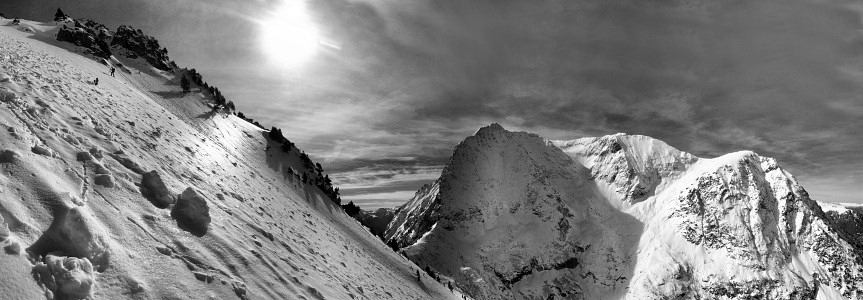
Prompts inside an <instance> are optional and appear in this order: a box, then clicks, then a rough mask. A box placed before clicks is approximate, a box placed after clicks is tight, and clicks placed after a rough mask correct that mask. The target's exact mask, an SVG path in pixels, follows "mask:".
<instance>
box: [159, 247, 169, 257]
mask: <svg viewBox="0 0 863 300" xmlns="http://www.w3.org/2000/svg"><path fill="white" fill-rule="evenodd" d="M156 251H159V253H162V254H164V255H171V249H170V248H168V247H165V246H156Z"/></svg>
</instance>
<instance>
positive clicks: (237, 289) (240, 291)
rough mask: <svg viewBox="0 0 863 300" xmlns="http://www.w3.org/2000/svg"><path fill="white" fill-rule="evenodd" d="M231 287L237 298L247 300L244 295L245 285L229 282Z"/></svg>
mask: <svg viewBox="0 0 863 300" xmlns="http://www.w3.org/2000/svg"><path fill="white" fill-rule="evenodd" d="M231 287H232V288H233V289H234V293H235V294H237V297H240V299H248V296H247V295H246V284H245V283H243V282H240V281H233V282H231Z"/></svg>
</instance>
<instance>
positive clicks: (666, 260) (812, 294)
mask: <svg viewBox="0 0 863 300" xmlns="http://www.w3.org/2000/svg"><path fill="white" fill-rule="evenodd" d="M436 185H438V186H439V192H438V194H437V195H436V196H432V194H433V193H429V192H428V191H427V192H425V193H422V195H423V196H421V197H415V198H414V199H412V201H411V202H409V203H408V204H406V205H405V206H404V207H403V208H402V209H403V210H408V212H405V211H401V212H400V213H401V214H403V215H405V216H408V217H407V220H405V219H402V220H397V222H394V223H393V224H391V225H390V226H391V228H392V227H395V226H397V225H398V224H399V223H400V224H406V223H425V224H433V225H431V226H427V228H430V229H428V230H427V232H423V231H422V230H419V231H420V232H419V233H414V237H416V236H419V239H418V240H416V242H414V243H413V244H412V245H411V246H409V247H407V248H405V249H404V251H405V253H406V254H407V255H408V257H410V258H411V259H412V260H414V261H416V262H417V263H418V264H419V265H420V266H423V265H428V266H430V268H431V269H433V270H434V271H436V272H439V273H442V274H443V275H444V276H449V277H452V278H454V279H455V280H456V281H457V282H458V285H459V286H461V287H462V288H463V289H465V290H467V291H469V292H470V294H471V295H473V296H475V297H478V298H482V299H498V298H516V299H546V298H548V297H552V295H554V297H563V298H576V299H577V298H587V299H603V298H611V299H613V298H623V297H625V298H632V299H661V298H684V299H700V298H746V297H754V298H765V299H812V298H819V299H844V298H854V299H859V298H861V297H863V293H861V291H863V277H861V276H863V269H861V263H863V256H861V252H863V248H861V247H860V245H859V243H858V242H857V240H856V239H855V237H856V235H855V234H858V233H856V232H855V231H854V230H853V229H851V230H845V229H842V228H840V225H839V224H840V223H841V222H844V224H856V223H854V222H856V220H857V219H855V218H856V217H858V216H856V215H853V214H851V213H853V212H854V211H853V210H850V209H846V208H842V209H841V210H840V209H836V210H838V211H839V213H838V214H837V217H835V218H832V219H831V217H830V216H831V213H830V212H828V213H827V214H825V213H824V212H823V211H822V210H821V207H819V205H818V203H816V202H815V201H813V200H811V199H810V198H809V196H808V194H807V193H806V191H805V190H804V189H803V188H802V187H801V186H800V185H799V184H798V182H797V181H796V180H795V179H794V177H793V176H792V175H791V174H788V173H787V172H786V171H784V170H783V169H782V168H781V167H780V166H779V165H778V163H777V162H776V161H775V160H774V159H771V158H765V157H761V156H758V155H757V154H755V153H752V152H749V151H741V152H736V153H731V154H728V155H725V156H722V157H718V158H713V159H703V158H698V157H695V156H693V155H691V154H688V153H685V152H681V151H679V150H677V149H674V148H673V147H671V146H668V145H667V144H665V143H663V142H661V141H658V140H655V139H652V138H649V137H645V136H628V135H623V134H617V135H612V136H605V137H599V138H585V139H579V140H573V141H543V140H542V139H541V138H540V137H538V136H536V135H532V134H528V133H518V132H508V131H506V130H504V129H503V128H501V127H500V126H499V125H496V124H493V125H491V126H488V127H485V128H482V129H480V130H479V131H478V132H477V134H476V135H474V136H472V137H469V138H467V139H466V140H465V141H464V142H462V143H461V144H459V146H458V147H456V150H455V152H454V154H453V157H452V159H451V160H450V162H449V163H448V165H447V166H446V168H445V169H444V171H443V174H442V176H441V178H440V179H439V180H438V181H437V182H436ZM418 195H420V194H419V193H418ZM429 199H436V200H435V201H433V202H435V203H438V204H437V205H436V206H434V207H435V208H434V213H431V214H419V213H412V212H410V211H411V208H412V207H429V206H423V204H422V203H423V201H426V202H428V201H429ZM839 215H841V216H842V217H838V216H839ZM415 216H419V217H423V216H433V218H429V219H427V220H422V221H419V220H410V218H411V217H415ZM841 226H844V225H841ZM401 241H403V242H405V243H408V244H410V242H411V240H410V239H403V240H401Z"/></svg>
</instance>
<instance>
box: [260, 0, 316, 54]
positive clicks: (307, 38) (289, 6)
mask: <svg viewBox="0 0 863 300" xmlns="http://www.w3.org/2000/svg"><path fill="white" fill-rule="evenodd" d="M260 23H261V24H260V25H261V44H262V47H263V50H264V52H265V53H266V54H267V56H268V57H269V58H270V59H272V60H273V61H275V62H277V63H279V64H280V65H282V66H285V67H294V66H297V65H299V64H301V63H303V62H305V61H307V60H308V59H309V58H311V57H312V56H314V55H315V52H317V50H318V47H319V45H320V37H319V35H318V30H317V28H315V23H314V22H313V21H312V18H311V16H310V15H309V11H308V9H307V7H306V2H305V1H304V0H283V1H282V3H281V4H279V6H278V7H277V8H276V9H275V10H273V11H272V12H271V13H270V14H269V15H268V16H266V17H264V19H263V20H262V21H261V22H260Z"/></svg>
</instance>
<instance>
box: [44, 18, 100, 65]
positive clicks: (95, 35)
mask: <svg viewBox="0 0 863 300" xmlns="http://www.w3.org/2000/svg"><path fill="white" fill-rule="evenodd" d="M109 37H110V31H109V30H108V29H107V28H105V25H102V24H98V23H96V22H93V21H92V20H86V19H79V20H75V22H74V27H69V26H68V25H63V26H61V28H60V31H58V32H57V40H58V41H61V42H68V43H73V44H75V45H78V46H81V47H84V48H86V49H87V51H88V52H89V53H90V54H92V55H94V56H97V57H101V58H108V57H110V56H111V48H110V47H109V46H108V40H109Z"/></svg>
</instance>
